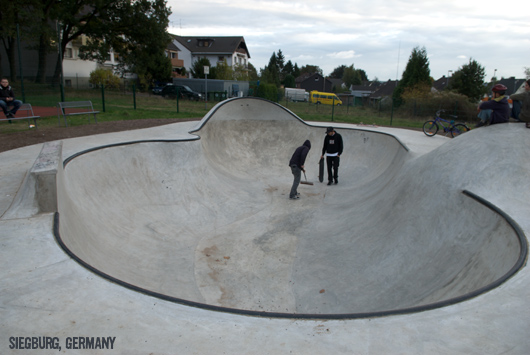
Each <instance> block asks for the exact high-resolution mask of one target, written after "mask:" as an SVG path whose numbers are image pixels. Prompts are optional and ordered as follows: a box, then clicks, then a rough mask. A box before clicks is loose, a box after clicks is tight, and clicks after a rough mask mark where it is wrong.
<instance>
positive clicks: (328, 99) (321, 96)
mask: <svg viewBox="0 0 530 355" xmlns="http://www.w3.org/2000/svg"><path fill="white" fill-rule="evenodd" d="M309 101H310V102H311V103H313V104H324V105H333V104H335V105H336V106H340V105H342V101H341V100H340V99H339V98H338V97H337V95H335V94H334V93H332V92H320V91H311V92H310V93H309Z"/></svg>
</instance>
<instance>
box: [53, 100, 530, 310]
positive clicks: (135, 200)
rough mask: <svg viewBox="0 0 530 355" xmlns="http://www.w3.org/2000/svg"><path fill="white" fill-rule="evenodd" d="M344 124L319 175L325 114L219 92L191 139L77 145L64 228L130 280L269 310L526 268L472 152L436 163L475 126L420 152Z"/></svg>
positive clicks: (70, 247) (401, 300)
mask: <svg viewBox="0 0 530 355" xmlns="http://www.w3.org/2000/svg"><path fill="white" fill-rule="evenodd" d="M339 131H340V133H341V134H342V136H343V139H344V141H345V145H346V147H345V151H344V153H343V155H342V158H341V166H340V175H339V184H338V185H333V186H327V185H326V184H325V183H322V184H321V183H319V182H318V180H317V162H318V159H319V157H320V154H321V152H320V151H321V147H322V146H321V144H322V141H323V138H324V134H325V133H324V128H322V127H315V126H311V125H308V124H306V123H305V122H303V121H302V120H300V119H299V118H298V117H296V116H295V115H294V114H292V113H291V112H290V111H288V110H286V109H284V108H282V107H281V106H279V105H276V104H274V103H271V102H268V101H265V100H260V99H234V100H228V101H224V102H222V103H220V104H218V105H217V106H216V107H214V108H213V109H212V110H211V111H210V113H209V114H208V115H206V116H205V118H204V119H203V120H202V121H201V122H200V124H198V126H197V128H196V130H194V131H193V132H194V133H195V134H196V135H197V139H189V140H185V141H142V142H128V143H125V144H116V145H112V146H105V147H99V148H96V149H92V150H90V151H84V152H81V153H80V154H77V155H75V156H73V157H70V158H69V159H67V160H66V161H65V164H64V171H63V172H62V173H61V174H60V175H59V183H58V186H59V187H58V190H59V191H58V201H59V212H58V214H57V215H56V224H55V234H56V237H57V240H58V242H59V244H60V245H61V246H62V247H63V248H64V249H65V251H67V253H69V255H71V256H72V257H73V258H74V259H75V260H77V261H78V262H79V263H81V264H82V265H84V266H85V267H87V268H88V269H90V270H92V271H94V272H96V273H97V274H99V275H101V276H103V277H106V278H108V279H109V280H111V281H113V282H115V283H118V284H120V285H123V286H125V287H128V288H131V289H133V290H136V291H140V292H143V293H146V294H148V295H152V296H155V297H159V298H162V299H165V300H170V301H174V302H178V303H182V304H186V305H190V306H195V307H201V308H205V309H210V310H217V311H227V312H234V313H242V314H247V315H256V316H266V317H290V318H322V319H337V318H365V317H374V316H383V315H392V314H402V313H410V312H417V311H423V310H428V309H433V308H438V307H443V306H446V305H450V304H454V303H456V302H461V301H464V300H467V299H469V298H472V297H476V296H478V295H480V294H482V293H484V292H487V291H489V290H491V289H493V288H495V287H497V286H498V285H500V284H501V283H502V282H504V281H506V280H507V279H508V278H509V277H510V276H511V275H513V274H514V273H515V272H517V270H518V269H520V268H521V267H522V265H523V264H524V261H525V259H526V250H527V247H526V239H525V237H524V235H523V233H522V231H521V230H520V228H519V227H518V226H517V225H516V223H515V222H513V220H511V218H510V217H509V216H507V215H506V214H504V213H503V212H502V211H500V210H499V209H497V208H496V207H495V206H493V205H491V204H489V203H488V202H486V201H484V200H482V199H481V198H480V197H478V196H475V195H473V194H472V193H470V192H468V193H462V191H463V190H465V189H466V188H468V187H470V186H473V185H474V184H475V181H476V178H475V175H474V171H473V166H472V165H470V164H469V162H468V161H465V160H457V161H456V162H454V164H452V165H451V166H450V167H447V166H445V165H444V166H442V164H439V159H438V158H439V157H441V156H444V155H445V154H451V153H452V152H453V151H457V150H459V149H464V148H466V149H468V151H469V150H472V147H473V142H474V141H475V140H478V139H480V137H474V134H473V133H474V132H473V131H472V132H470V133H466V135H468V136H469V137H467V138H468V139H465V140H464V139H460V137H458V138H456V139H453V140H448V142H447V143H445V144H443V145H442V146H440V147H439V148H437V149H435V150H433V151H431V152H430V153H427V154H424V155H422V156H420V157H412V156H411V154H410V153H409V151H408V149H407V147H406V146H404V145H403V144H402V143H401V142H400V141H399V140H398V139H396V138H395V137H393V136H391V135H389V134H383V133H378V132H371V131H364V130H357V129H340V130H339ZM199 137H200V138H199ZM462 137H464V136H462ZM305 139H310V140H311V142H312V144H313V148H312V149H311V151H310V153H309V156H308V159H307V161H306V169H307V173H308V174H307V178H308V180H311V181H313V182H314V183H315V184H314V186H309V185H301V186H300V187H299V189H298V191H299V192H300V193H301V199H300V200H297V201H292V200H289V198H288V195H289V190H290V187H291V183H292V175H291V172H290V168H289V167H288V165H287V163H288V161H289V158H290V156H291V154H292V152H293V151H294V150H295V148H296V147H297V146H299V145H301V144H302V143H303V142H304V141H305ZM490 178H491V179H492V180H494V179H495V176H491V177H490ZM486 180H487V179H483V181H482V182H483V183H484V184H487V181H486Z"/></svg>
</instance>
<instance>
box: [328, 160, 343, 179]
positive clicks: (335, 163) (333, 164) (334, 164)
mask: <svg viewBox="0 0 530 355" xmlns="http://www.w3.org/2000/svg"><path fill="white" fill-rule="evenodd" d="M326 164H327V166H328V181H329V182H331V181H333V179H335V181H337V179H338V178H339V165H340V157H330V156H327V157H326ZM332 170H333V174H332Z"/></svg>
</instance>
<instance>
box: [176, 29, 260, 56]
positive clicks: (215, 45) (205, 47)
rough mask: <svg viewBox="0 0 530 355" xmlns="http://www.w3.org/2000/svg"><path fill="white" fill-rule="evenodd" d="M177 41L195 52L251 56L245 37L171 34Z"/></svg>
mask: <svg viewBox="0 0 530 355" xmlns="http://www.w3.org/2000/svg"><path fill="white" fill-rule="evenodd" d="M171 36H172V37H173V38H174V39H175V40H176V41H177V42H179V43H180V44H181V45H183V46H184V47H186V49H188V50H189V51H190V52H191V53H193V54H232V53H234V52H239V53H245V54H246V55H247V56H248V57H249V58H250V53H249V51H248V48H247V45H246V43H245V39H244V38H243V36H237V37H212V36H200V37H199V36H185V37H183V36H177V35H173V34H172V35H171Z"/></svg>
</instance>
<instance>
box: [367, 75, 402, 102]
mask: <svg viewBox="0 0 530 355" xmlns="http://www.w3.org/2000/svg"><path fill="white" fill-rule="evenodd" d="M397 83H398V81H397V80H389V81H387V82H386V83H383V84H381V86H379V87H378V88H377V90H376V91H375V92H373V93H372V95H370V98H372V99H380V98H382V97H385V96H392V94H393V93H394V89H395V88H396V86H397Z"/></svg>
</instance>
